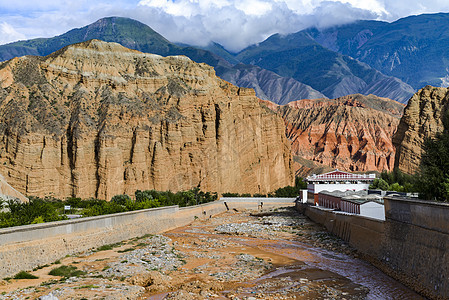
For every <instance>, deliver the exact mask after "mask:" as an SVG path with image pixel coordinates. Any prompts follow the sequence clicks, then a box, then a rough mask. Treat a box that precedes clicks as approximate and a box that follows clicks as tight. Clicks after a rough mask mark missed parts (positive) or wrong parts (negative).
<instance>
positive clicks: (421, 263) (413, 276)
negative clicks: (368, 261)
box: [380, 197, 449, 299]
mask: <svg viewBox="0 0 449 300" xmlns="http://www.w3.org/2000/svg"><path fill="white" fill-rule="evenodd" d="M385 216H386V220H387V222H386V223H385V238H384V243H383V251H382V253H381V257H380V259H381V261H382V262H383V263H384V264H386V265H388V266H389V267H390V268H391V270H392V272H394V274H393V276H394V277H397V278H399V279H400V280H401V281H403V282H404V283H406V284H407V285H408V286H411V287H413V289H415V290H416V291H418V292H420V293H421V294H424V295H426V296H428V297H429V298H433V299H449V280H448V279H449V252H448V251H449V204H445V203H435V202H430V201H411V200H406V199H401V198H393V197H386V198H385Z"/></svg>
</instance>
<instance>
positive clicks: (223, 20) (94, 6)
mask: <svg viewBox="0 0 449 300" xmlns="http://www.w3.org/2000/svg"><path fill="white" fill-rule="evenodd" d="M436 12H449V1H447V0H427V1H424V0H128V1H126V0H109V1H105V0H96V1H92V0H61V1H49V0H39V1H36V0H33V1H29V0H14V1H11V0H0V44H6V43H9V42H13V41H17V40H24V39H31V38H37V37H53V36H56V35H59V34H62V33H65V32H67V31H68V30H70V29H73V28H79V27H83V26H86V25H88V24H91V23H93V22H95V21H96V20H98V19H100V18H103V17H109V16H121V17H129V18H133V19H136V20H138V21H141V22H143V23H145V24H147V25H148V26H150V27H151V28H153V29H154V30H156V31H157V32H158V33H160V34H162V35H163V36H164V37H166V38H167V39H168V40H170V41H172V42H178V43H185V44H190V45H197V46H206V45H207V44H208V43H210V42H211V41H214V42H217V43H219V44H221V45H223V46H224V47H225V48H226V49H228V50H230V51H233V52H237V51H239V50H241V49H243V48H245V47H247V46H249V45H252V44H255V43H258V42H261V41H263V40H264V39H266V38H267V37H269V36H270V35H272V34H274V33H281V34H287V33H293V32H297V31H300V30H302V29H305V28H307V27H310V26H316V27H319V28H325V27H329V26H333V25H340V24H345V23H350V22H353V21H355V20H359V19H363V20H367V19H370V20H371V19H372V20H382V21H388V22H392V21H395V20H397V19H399V18H402V17H406V16H409V15H416V14H422V13H436Z"/></svg>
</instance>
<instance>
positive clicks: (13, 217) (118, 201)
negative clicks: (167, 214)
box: [0, 188, 217, 228]
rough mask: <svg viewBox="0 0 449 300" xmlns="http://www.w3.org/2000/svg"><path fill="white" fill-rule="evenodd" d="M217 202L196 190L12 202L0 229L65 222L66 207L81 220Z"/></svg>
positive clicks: (2, 214)
mask: <svg viewBox="0 0 449 300" xmlns="http://www.w3.org/2000/svg"><path fill="white" fill-rule="evenodd" d="M216 199H217V194H216V193H210V192H203V191H200V190H199V188H194V189H191V190H189V191H183V192H177V193H173V192H170V191H166V192H159V191H155V190H147V191H140V190H137V191H136V192H135V200H133V199H131V197H130V196H128V195H116V196H114V197H112V199H111V201H109V202H108V201H105V200H98V199H87V200H82V199H81V198H74V197H71V198H68V199H67V200H66V201H62V200H59V199H53V198H44V199H41V198H38V197H30V201H29V202H28V203H21V202H18V201H13V200H9V201H8V202H7V206H9V210H7V211H4V212H0V228H4V227H12V226H19V225H28V224H38V223H44V222H51V221H58V220H65V219H67V217H66V215H65V214H64V213H65V211H64V206H65V205H70V207H71V213H74V212H75V213H78V214H81V215H82V216H83V217H92V216H99V215H106V214H114V213H120V212H126V211H133V210H139V209H147V208H155V207H160V206H169V205H179V206H190V205H195V204H201V203H207V202H210V201H214V200H216ZM2 203H3V202H1V203H0V204H2Z"/></svg>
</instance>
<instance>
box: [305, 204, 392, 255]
mask: <svg viewBox="0 0 449 300" xmlns="http://www.w3.org/2000/svg"><path fill="white" fill-rule="evenodd" d="M304 213H305V215H306V216H307V217H309V218H310V219H311V220H312V221H314V222H316V223H319V224H322V225H324V226H325V227H326V229H327V230H328V231H329V232H331V233H333V234H335V235H337V236H339V237H340V238H342V239H343V240H344V241H346V242H348V243H349V245H351V246H352V247H354V248H356V249H357V250H359V251H360V252H361V253H362V254H364V255H365V256H366V258H368V259H369V260H372V259H377V257H378V255H379V253H381V250H382V239H383V236H384V222H383V221H379V220H376V219H371V218H366V217H361V216H358V215H349V214H341V213H336V212H333V211H330V210H328V211H326V210H321V209H318V208H316V207H314V206H308V207H307V208H306V209H305V211H304Z"/></svg>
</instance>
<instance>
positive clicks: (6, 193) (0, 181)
mask: <svg viewBox="0 0 449 300" xmlns="http://www.w3.org/2000/svg"><path fill="white" fill-rule="evenodd" d="M2 199H3V200H6V201H7V200H10V199H18V200H19V201H21V202H28V198H27V197H25V196H24V195H23V194H21V193H19V192H18V191H17V190H16V189H15V188H13V187H12V186H10V185H9V184H8V183H7V182H6V180H5V178H4V177H3V176H2V175H0V211H1V208H2V207H1V200H2Z"/></svg>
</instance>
